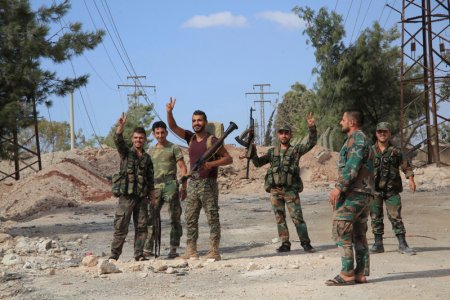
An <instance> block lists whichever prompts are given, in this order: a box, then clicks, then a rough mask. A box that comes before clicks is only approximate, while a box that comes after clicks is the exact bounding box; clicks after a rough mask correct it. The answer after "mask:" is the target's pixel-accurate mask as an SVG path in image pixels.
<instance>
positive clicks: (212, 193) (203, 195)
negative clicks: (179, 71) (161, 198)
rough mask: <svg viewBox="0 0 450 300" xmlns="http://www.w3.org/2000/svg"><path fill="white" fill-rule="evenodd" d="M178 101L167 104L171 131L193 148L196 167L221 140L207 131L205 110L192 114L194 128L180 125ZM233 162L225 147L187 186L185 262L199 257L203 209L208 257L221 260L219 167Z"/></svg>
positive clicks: (190, 154)
mask: <svg viewBox="0 0 450 300" xmlns="http://www.w3.org/2000/svg"><path fill="white" fill-rule="evenodd" d="M175 103H176V99H173V100H172V98H170V102H169V103H167V104H166V110H167V121H168V123H169V127H170V129H171V130H172V131H173V132H174V133H175V134H176V135H178V136H179V137H180V138H182V139H184V140H185V141H186V143H187V144H188V145H189V159H190V167H191V171H192V168H193V167H194V166H195V163H196V162H197V161H198V160H199V159H200V158H201V157H202V155H203V154H204V153H205V152H207V150H208V149H209V148H211V147H212V145H214V143H215V142H216V141H217V138H216V137H214V136H212V135H210V134H208V133H207V132H206V124H207V123H208V120H207V117H206V114H205V113H204V112H203V111H200V110H196V111H194V113H193V115H192V129H193V130H194V132H192V131H190V130H186V129H183V128H181V127H179V126H178V125H177V123H176V122H175V119H174V117H173V114H172V112H173V109H174V107H175ZM232 162H233V158H232V157H231V156H230V154H229V153H228V151H227V150H226V149H225V147H223V146H222V147H220V148H219V149H218V150H217V153H216V155H215V156H214V157H213V159H212V160H208V161H206V162H205V163H204V164H203V165H202V167H201V168H200V170H199V172H198V173H197V174H196V176H192V177H191V179H190V180H189V183H188V187H187V198H186V212H185V218H186V225H187V234H186V235H187V240H186V252H185V253H184V255H183V256H182V258H184V259H189V258H198V254H197V239H198V219H199V216H200V210H201V209H202V207H203V209H204V210H205V214H206V217H207V219H208V225H209V229H210V234H209V241H210V248H209V252H208V254H207V255H206V258H213V259H215V260H220V259H221V256H220V253H219V244H220V221H219V203H218V198H219V191H218V186H217V175H218V167H219V166H225V165H229V164H231V163H232Z"/></svg>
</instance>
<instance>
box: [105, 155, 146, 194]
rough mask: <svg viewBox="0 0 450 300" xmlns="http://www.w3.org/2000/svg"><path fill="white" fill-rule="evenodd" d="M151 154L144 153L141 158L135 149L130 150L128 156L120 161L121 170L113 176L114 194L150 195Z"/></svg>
mask: <svg viewBox="0 0 450 300" xmlns="http://www.w3.org/2000/svg"><path fill="white" fill-rule="evenodd" d="M150 160H151V158H150V155H148V154H147V153H143V154H142V157H141V158H138V157H137V156H136V153H135V152H134V151H128V154H127V156H126V157H125V159H124V160H122V161H121V162H120V172H119V173H117V174H114V176H113V177H112V192H113V194H114V196H116V197H120V196H135V197H139V198H143V197H146V196H148V193H149V186H148V182H147V176H146V174H147V171H148V170H147V168H148V166H149V161H150Z"/></svg>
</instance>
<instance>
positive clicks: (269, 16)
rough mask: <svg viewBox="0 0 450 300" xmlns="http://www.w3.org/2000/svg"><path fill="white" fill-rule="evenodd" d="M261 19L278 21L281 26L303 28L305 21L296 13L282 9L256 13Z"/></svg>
mask: <svg viewBox="0 0 450 300" xmlns="http://www.w3.org/2000/svg"><path fill="white" fill-rule="evenodd" d="M256 17H257V18H259V19H264V20H268V21H271V22H274V23H277V24H278V25H280V26H281V27H285V28H288V29H302V28H304V22H303V21H302V20H301V19H300V18H299V17H298V16H297V15H296V14H294V13H285V12H281V11H265V12H261V13H258V14H257V15H256Z"/></svg>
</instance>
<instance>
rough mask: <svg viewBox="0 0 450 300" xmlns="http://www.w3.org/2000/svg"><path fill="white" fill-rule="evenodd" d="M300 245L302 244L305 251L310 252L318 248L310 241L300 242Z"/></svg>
mask: <svg viewBox="0 0 450 300" xmlns="http://www.w3.org/2000/svg"><path fill="white" fill-rule="evenodd" d="M300 245H302V247H303V250H305V252H309V253H314V252H316V249H314V247H313V246H311V243H310V242H302V243H300Z"/></svg>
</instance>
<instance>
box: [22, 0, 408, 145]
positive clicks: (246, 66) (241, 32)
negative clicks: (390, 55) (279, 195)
mask: <svg viewBox="0 0 450 300" xmlns="http://www.w3.org/2000/svg"><path fill="white" fill-rule="evenodd" d="M60 1H61V0H56V2H57V3H59V2H60ZM31 2H32V3H33V4H32V5H33V8H38V7H40V6H42V5H50V4H51V3H52V2H53V1H50V0H47V1H42V0H33V1H31ZM94 3H95V4H97V7H98V9H99V11H100V13H101V15H100V14H99V12H98V11H97V8H96V6H95V5H94ZM385 3H389V4H391V5H393V6H394V7H396V8H397V9H399V8H400V5H401V1H396V0H387V1H384V0H383V1H382V0H373V1H368V0H366V1H364V0H354V1H350V0H340V1H339V0H338V1H335V0H330V1H320V0H316V1H290V0H286V1H279V0H239V1H238V0H228V1H212V0H209V1H207V0H197V1H192V0H185V1H181V0H179V1H173V0H172V1H171V0H166V1H144V0H129V1H119V0H115V1H107V4H108V5H107V6H106V5H105V0H85V1H83V0H76V1H72V9H71V10H70V12H69V13H68V15H67V16H66V17H65V19H64V22H67V23H68V22H74V21H80V22H82V23H83V28H84V29H85V30H93V29H94V28H98V29H100V28H102V29H105V25H104V23H103V21H102V17H103V19H104V21H105V22H106V25H107V26H108V29H109V31H110V32H111V36H110V35H108V34H107V35H106V36H105V38H104V42H103V45H99V46H98V47H97V48H96V49H95V50H93V51H88V52H85V54H84V55H82V56H80V57H76V58H74V59H73V60H72V62H71V63H72V65H73V68H72V66H71V64H70V63H66V64H62V65H49V66H48V67H49V68H51V69H53V70H56V71H57V72H58V73H59V74H61V75H64V74H67V75H69V76H73V74H74V71H75V73H76V74H77V75H79V74H85V73H88V74H90V79H89V83H88V85H87V86H86V88H82V89H80V90H79V91H76V92H75V128H76V129H77V130H78V128H81V129H82V130H83V132H84V134H85V135H86V136H87V137H90V136H91V135H92V134H93V131H94V130H95V132H96V133H97V135H100V136H105V135H106V134H107V133H108V131H109V130H110V128H111V126H112V125H113V124H114V123H115V122H116V121H117V118H118V116H119V115H120V114H121V112H122V111H126V109H127V94H129V93H131V92H133V91H132V89H126V88H120V89H118V88H117V85H118V84H131V83H132V82H131V81H129V80H127V76H130V75H135V74H137V75H144V76H147V78H146V79H144V80H141V83H142V84H144V85H156V86H157V87H156V92H155V91H154V90H153V89H146V90H145V92H146V93H147V95H148V98H149V100H150V101H152V102H153V103H154V104H155V110H156V111H157V113H158V114H159V115H160V116H161V118H162V120H163V121H166V112H165V103H166V102H167V101H168V100H169V97H171V96H172V97H175V98H176V99H177V104H176V107H175V110H174V116H175V118H176V120H177V122H178V124H179V125H180V126H181V127H184V128H189V129H190V128H191V123H190V120H191V115H192V112H193V111H194V110H196V109H201V110H203V111H205V112H206V114H207V115H208V119H209V120H211V121H219V122H223V123H224V125H225V127H227V125H228V123H229V121H234V122H235V123H237V124H238V126H239V127H240V128H239V130H238V131H239V132H240V131H241V130H243V129H244V128H245V127H246V126H247V124H248V111H249V108H250V106H251V105H253V101H254V100H257V96H250V95H249V96H245V93H246V92H252V91H253V88H252V86H253V84H260V83H270V84H271V87H270V89H267V91H271V92H279V93H280V98H279V100H280V101H281V97H282V95H283V94H284V93H286V92H287V91H288V90H289V89H290V86H291V85H292V84H294V83H295V82H297V81H298V82H300V83H303V84H307V86H308V87H311V86H312V85H313V83H314V80H315V79H314V78H313V77H311V70H312V68H313V67H314V66H315V59H314V49H313V48H312V47H311V46H308V45H306V42H305V41H306V38H305V36H303V35H302V30H303V24H302V22H300V21H299V19H298V18H297V17H296V16H294V15H292V13H291V10H292V8H293V7H294V6H296V5H298V6H310V7H312V8H314V9H316V10H317V9H318V8H320V7H322V6H325V7H328V8H329V9H330V10H332V9H334V8H335V7H336V11H337V12H338V13H340V14H342V15H343V16H344V18H346V16H347V14H348V18H347V21H346V23H345V27H346V31H347V41H346V43H347V44H349V43H350V37H351V34H352V32H354V37H353V40H354V39H356V37H357V36H358V34H359V31H360V29H364V28H366V27H368V26H371V25H372V24H373V22H374V21H378V20H380V23H381V25H382V26H385V27H390V26H393V25H394V24H395V22H398V21H399V20H398V19H399V15H398V13H396V12H395V11H392V10H391V9H389V8H387V7H386V8H385V9H384V10H383V7H384V4H385ZM369 4H370V6H369ZM86 6H87V7H86ZM108 7H109V10H110V12H111V15H112V18H113V19H114V23H115V26H116V28H117V31H118V33H119V34H120V37H121V39H122V42H123V45H124V48H125V49H126V52H127V54H128V57H129V59H130V60H131V62H132V66H133V68H134V70H135V73H134V71H132V70H131V69H132V67H131V65H130V64H129V63H128V62H127V63H126V65H127V67H125V64H124V63H123V62H122V60H121V58H120V56H119V54H118V52H119V51H118V50H116V48H115V46H114V43H115V44H116V45H117V46H118V48H120V44H119V40H118V39H117V37H116V35H115V34H114V30H113V26H112V25H111V22H110V21H109V19H108V18H109V17H108V14H107V13H106V11H107V9H108ZM358 12H359V14H358ZM364 16H366V17H365V18H364ZM91 17H92V19H91ZM58 27H59V24H57V25H55V28H54V30H55V32H56V31H58V30H59V29H60V28H58ZM112 40H114V43H113V42H112ZM120 53H121V55H122V57H123V59H124V60H125V61H126V60H127V58H126V56H125V54H124V52H123V51H122V50H121V51H120ZM108 56H109V57H110V59H111V61H112V63H111V61H110V59H109V58H108ZM127 68H128V69H129V70H130V72H129V71H127ZM130 73H131V74H130ZM51 99H52V100H53V103H54V104H53V106H52V107H51V108H50V110H49V112H50V116H49V112H48V111H47V109H46V108H45V107H39V111H40V113H41V115H42V116H44V117H45V118H47V119H48V118H49V117H50V118H51V119H52V120H57V121H68V120H69V97H65V98H56V97H52V98H51ZM269 99H270V100H272V104H267V105H266V107H265V111H266V115H268V114H270V112H271V111H272V110H273V107H274V103H275V100H276V99H277V97H276V96H272V97H269ZM83 100H84V104H83ZM141 101H144V100H143V98H141ZM258 108H259V107H258ZM86 110H88V112H89V117H90V119H91V122H92V126H91V125H90V122H89V118H88V114H87V113H86ZM258 115H259V111H257V112H256V116H258ZM236 134H237V133H236ZM233 136H234V135H233ZM172 140H173V137H172ZM175 141H176V140H175ZM227 141H228V140H227ZM229 142H233V141H232V140H230V141H229Z"/></svg>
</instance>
